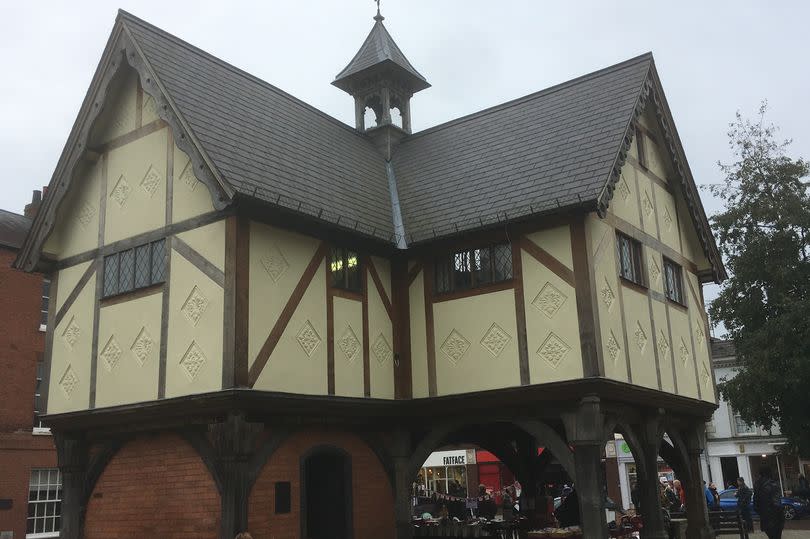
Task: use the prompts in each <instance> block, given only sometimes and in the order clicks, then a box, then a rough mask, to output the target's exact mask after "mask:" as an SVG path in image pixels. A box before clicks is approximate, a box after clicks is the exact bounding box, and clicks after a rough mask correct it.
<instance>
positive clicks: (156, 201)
mask: <svg viewBox="0 0 810 539" xmlns="http://www.w3.org/2000/svg"><path fill="white" fill-rule="evenodd" d="M167 132H168V130H167V129H166V128H164V129H161V130H160V131H157V132H155V133H152V134H150V135H147V136H145V137H142V138H140V139H138V140H136V141H134V142H131V143H129V144H127V145H126V146H122V147H120V148H116V149H114V150H111V151H110V153H109V154H108V155H109V165H108V167H107V202H106V204H107V217H106V223H105V225H106V231H105V233H104V241H105V242H106V243H112V242H114V241H117V240H121V239H124V238H129V237H131V236H135V235H136V234H140V233H142V232H148V231H150V230H155V229H158V228H161V227H163V226H164V225H165V224H166V135H167Z"/></svg>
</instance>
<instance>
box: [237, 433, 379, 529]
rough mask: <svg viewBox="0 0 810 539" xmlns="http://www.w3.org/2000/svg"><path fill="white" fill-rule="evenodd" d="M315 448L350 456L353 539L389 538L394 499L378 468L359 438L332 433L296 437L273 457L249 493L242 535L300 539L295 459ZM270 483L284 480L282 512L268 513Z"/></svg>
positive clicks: (271, 494) (271, 501)
mask: <svg viewBox="0 0 810 539" xmlns="http://www.w3.org/2000/svg"><path fill="white" fill-rule="evenodd" d="M319 445H333V446H336V447H339V448H341V449H343V450H344V451H346V452H347V453H348V454H349V455H350V456H351V459H352V498H353V502H354V510H353V521H354V539H393V538H394V536H395V525H394V498H393V492H392V490H391V485H390V483H389V480H388V476H387V475H386V474H385V470H384V469H383V466H382V464H381V463H380V461H379V459H378V458H377V456H376V455H375V454H374V452H373V451H372V450H371V449H370V448H369V447H368V446H367V445H366V444H365V443H364V442H363V441H362V440H360V439H359V438H357V437H355V436H353V435H351V434H347V433H342V432H337V431H308V432H302V433H297V434H295V435H293V436H292V437H290V439H288V440H287V441H286V442H285V443H284V444H283V445H282V446H281V447H279V448H278V449H277V450H276V452H275V453H273V455H272V456H271V457H270V459H269V460H268V462H267V464H265V466H264V468H263V469H262V471H261V473H260V475H259V478H258V479H257V480H256V483H255V484H254V486H253V491H252V492H251V493H250V502H249V504H248V531H250V533H251V534H252V535H253V538H254V539H300V537H299V535H300V530H301V520H300V509H301V501H300V495H301V484H300V483H301V479H300V478H301V471H300V459H301V455H302V454H304V453H306V452H307V451H308V450H309V449H310V448H312V447H315V446H319ZM276 481H289V482H290V487H291V501H292V504H291V505H292V507H291V511H290V513H288V514H281V515H276V514H274V508H275V499H274V496H275V482H276Z"/></svg>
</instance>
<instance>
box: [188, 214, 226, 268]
mask: <svg viewBox="0 0 810 539" xmlns="http://www.w3.org/2000/svg"><path fill="white" fill-rule="evenodd" d="M177 237H179V238H180V239H181V240H183V241H184V242H186V243H188V244H189V245H190V246H191V248H192V249H194V250H195V251H197V252H198V253H200V254H201V255H203V256H204V257H205V259H206V260H208V261H209V262H211V263H212V264H213V265H214V266H216V267H217V268H219V269H220V270H221V271H225V220H224V219H223V220H222V221H217V222H216V223H211V224H210V225H205V226H201V227H199V228H194V229H191V230H189V231H187V232H182V233H180V234H178V235H177Z"/></svg>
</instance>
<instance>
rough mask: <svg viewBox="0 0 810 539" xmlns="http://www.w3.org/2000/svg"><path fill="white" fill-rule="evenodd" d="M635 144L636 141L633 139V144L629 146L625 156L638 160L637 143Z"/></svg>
mask: <svg viewBox="0 0 810 539" xmlns="http://www.w3.org/2000/svg"><path fill="white" fill-rule="evenodd" d="M637 142H638V141H636V139H635V138H634V139H633V143H632V144H630V149H629V150H628V151H627V155H629V156H630V157H633V158H635V159H638V143H637Z"/></svg>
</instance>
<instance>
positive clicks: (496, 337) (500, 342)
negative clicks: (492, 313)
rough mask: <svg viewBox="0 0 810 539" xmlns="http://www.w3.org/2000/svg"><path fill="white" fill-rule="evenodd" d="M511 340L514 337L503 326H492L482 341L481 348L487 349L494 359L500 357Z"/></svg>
mask: <svg viewBox="0 0 810 539" xmlns="http://www.w3.org/2000/svg"><path fill="white" fill-rule="evenodd" d="M511 340H512V337H510V336H509V334H508V333H506V331H504V329H503V328H502V327H501V326H499V325H498V324H492V325H491V326H490V327H489V329H488V330H487V332H486V333H485V334H484V338H482V339H481V346H483V347H484V348H486V349H487V351H488V352H489V353H490V354H492V357H498V356H499V355H501V352H503V349H504V348H506V345H507V344H509V341H511Z"/></svg>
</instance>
